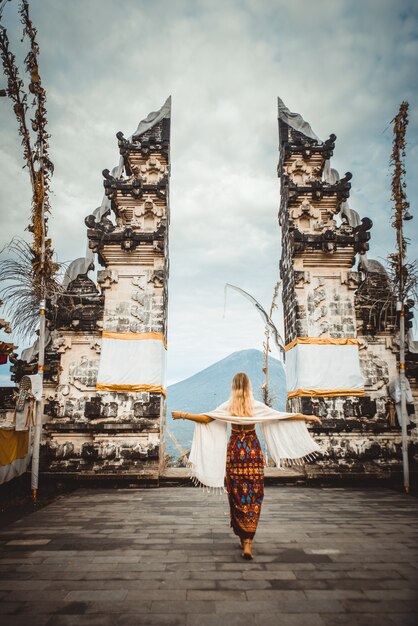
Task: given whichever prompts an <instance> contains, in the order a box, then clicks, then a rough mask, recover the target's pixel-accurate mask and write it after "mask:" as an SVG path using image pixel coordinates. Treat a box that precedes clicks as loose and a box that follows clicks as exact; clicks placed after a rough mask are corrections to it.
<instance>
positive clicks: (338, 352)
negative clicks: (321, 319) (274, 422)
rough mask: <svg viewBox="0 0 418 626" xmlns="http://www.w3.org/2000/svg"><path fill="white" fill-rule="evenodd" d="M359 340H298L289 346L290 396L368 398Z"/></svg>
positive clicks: (287, 377) (310, 338) (287, 371)
mask: <svg viewBox="0 0 418 626" xmlns="http://www.w3.org/2000/svg"><path fill="white" fill-rule="evenodd" d="M358 351H359V344H358V340H357V339H356V338H354V337H353V338H351V337H346V338H335V339H334V338H323V337H298V338H297V339H295V340H294V341H292V342H291V343H290V344H288V345H287V346H286V380H287V397H288V398H295V397H299V396H355V395H356V396H359V395H364V381H363V376H362V373H361V370H360V360H359V355H358Z"/></svg>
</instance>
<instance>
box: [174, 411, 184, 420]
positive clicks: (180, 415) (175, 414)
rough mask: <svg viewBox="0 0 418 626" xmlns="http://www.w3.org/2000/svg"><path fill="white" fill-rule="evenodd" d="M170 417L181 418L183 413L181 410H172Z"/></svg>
mask: <svg viewBox="0 0 418 626" xmlns="http://www.w3.org/2000/svg"><path fill="white" fill-rule="evenodd" d="M171 417H172V418H173V420H181V419H182V418H183V417H184V413H182V412H181V411H173V412H172V414H171Z"/></svg>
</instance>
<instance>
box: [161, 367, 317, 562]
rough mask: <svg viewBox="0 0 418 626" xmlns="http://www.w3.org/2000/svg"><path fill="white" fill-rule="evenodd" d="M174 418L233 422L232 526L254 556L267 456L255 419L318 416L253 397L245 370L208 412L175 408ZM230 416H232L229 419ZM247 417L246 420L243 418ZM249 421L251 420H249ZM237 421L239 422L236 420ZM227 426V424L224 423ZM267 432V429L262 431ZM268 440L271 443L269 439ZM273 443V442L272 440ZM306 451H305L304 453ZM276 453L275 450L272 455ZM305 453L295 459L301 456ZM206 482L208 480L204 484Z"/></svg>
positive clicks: (247, 554)
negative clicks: (282, 409) (225, 398)
mask: <svg viewBox="0 0 418 626" xmlns="http://www.w3.org/2000/svg"><path fill="white" fill-rule="evenodd" d="M172 416H173V418H174V419H189V420H192V421H194V422H197V423H200V424H209V423H210V422H212V421H213V420H214V419H217V420H219V419H222V420H223V421H230V422H232V429H231V436H230V438H229V442H228V445H227V450H226V474H225V486H226V491H227V493H228V500H229V506H230V514H231V527H232V529H233V531H234V533H235V534H236V535H237V536H238V537H239V539H240V545H241V548H242V550H243V552H242V557H243V558H244V559H253V553H252V541H253V538H254V535H255V532H256V529H257V524H258V520H259V517H260V512H261V505H262V502H263V497H264V458H263V454H262V451H261V446H260V442H259V440H258V437H257V434H256V432H255V424H254V423H252V421H251V417H254V419H255V421H257V422H263V421H272V420H274V419H275V420H288V421H290V420H304V421H310V422H318V423H320V420H319V418H317V417H315V416H312V415H302V414H297V413H294V414H292V413H280V412H279V411H274V410H273V409H270V408H269V407H267V406H266V405H264V404H263V403H261V402H256V401H255V400H254V399H253V396H252V391H251V383H250V380H249V378H248V376H247V374H245V373H244V372H240V373H238V374H235V376H234V378H233V380H232V395H231V398H230V400H229V401H228V403H224V404H223V405H221V406H220V407H218V409H215V411H212V412H210V413H208V414H201V415H194V414H190V413H182V412H180V411H175V412H173V413H172ZM228 416H229V418H228ZM242 418H244V419H242ZM247 421H248V423H247ZM237 422H238V423H237ZM225 427H226V424H225ZM263 432H264V431H263ZM267 443H268V442H267ZM303 443H304V444H305V448H304V453H303V454H304V455H305V454H312V452H314V451H315V450H317V449H318V446H317V444H316V443H314V442H313V441H311V442H310V443H311V444H312V445H311V447H309V444H308V448H306V442H305V441H304V442H303ZM273 445H274V442H273ZM305 450H306V452H305ZM275 456H276V457H277V453H276V454H274V453H273V458H274V457H275ZM302 456H303V455H302V453H301V454H300V455H299V456H296V457H294V458H300V457H302ZM204 484H207V483H204Z"/></svg>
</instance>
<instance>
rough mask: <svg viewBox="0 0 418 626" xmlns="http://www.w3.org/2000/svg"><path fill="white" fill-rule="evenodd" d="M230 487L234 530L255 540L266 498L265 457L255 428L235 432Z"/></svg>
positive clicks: (231, 442)
mask: <svg viewBox="0 0 418 626" xmlns="http://www.w3.org/2000/svg"><path fill="white" fill-rule="evenodd" d="M226 490H227V492H228V499H229V507H230V512H231V527H232V529H233V531H234V533H235V534H236V535H238V537H240V539H252V538H253V537H254V534H255V531H256V530H257V524H258V520H259V517H260V512H261V504H262V502H263V498H264V458H263V453H262V451H261V446H260V442H259V440H258V437H257V435H256V432H255V430H247V431H244V432H241V433H235V432H232V433H231V437H230V439H229V443H228V451H227V455H226Z"/></svg>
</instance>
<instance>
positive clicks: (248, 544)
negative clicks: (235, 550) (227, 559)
mask: <svg viewBox="0 0 418 626" xmlns="http://www.w3.org/2000/svg"><path fill="white" fill-rule="evenodd" d="M243 547H244V551H243V553H242V555H241V556H242V558H243V559H245V560H246V561H252V560H253V558H254V557H253V552H252V541H251V539H244V541H243Z"/></svg>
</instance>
